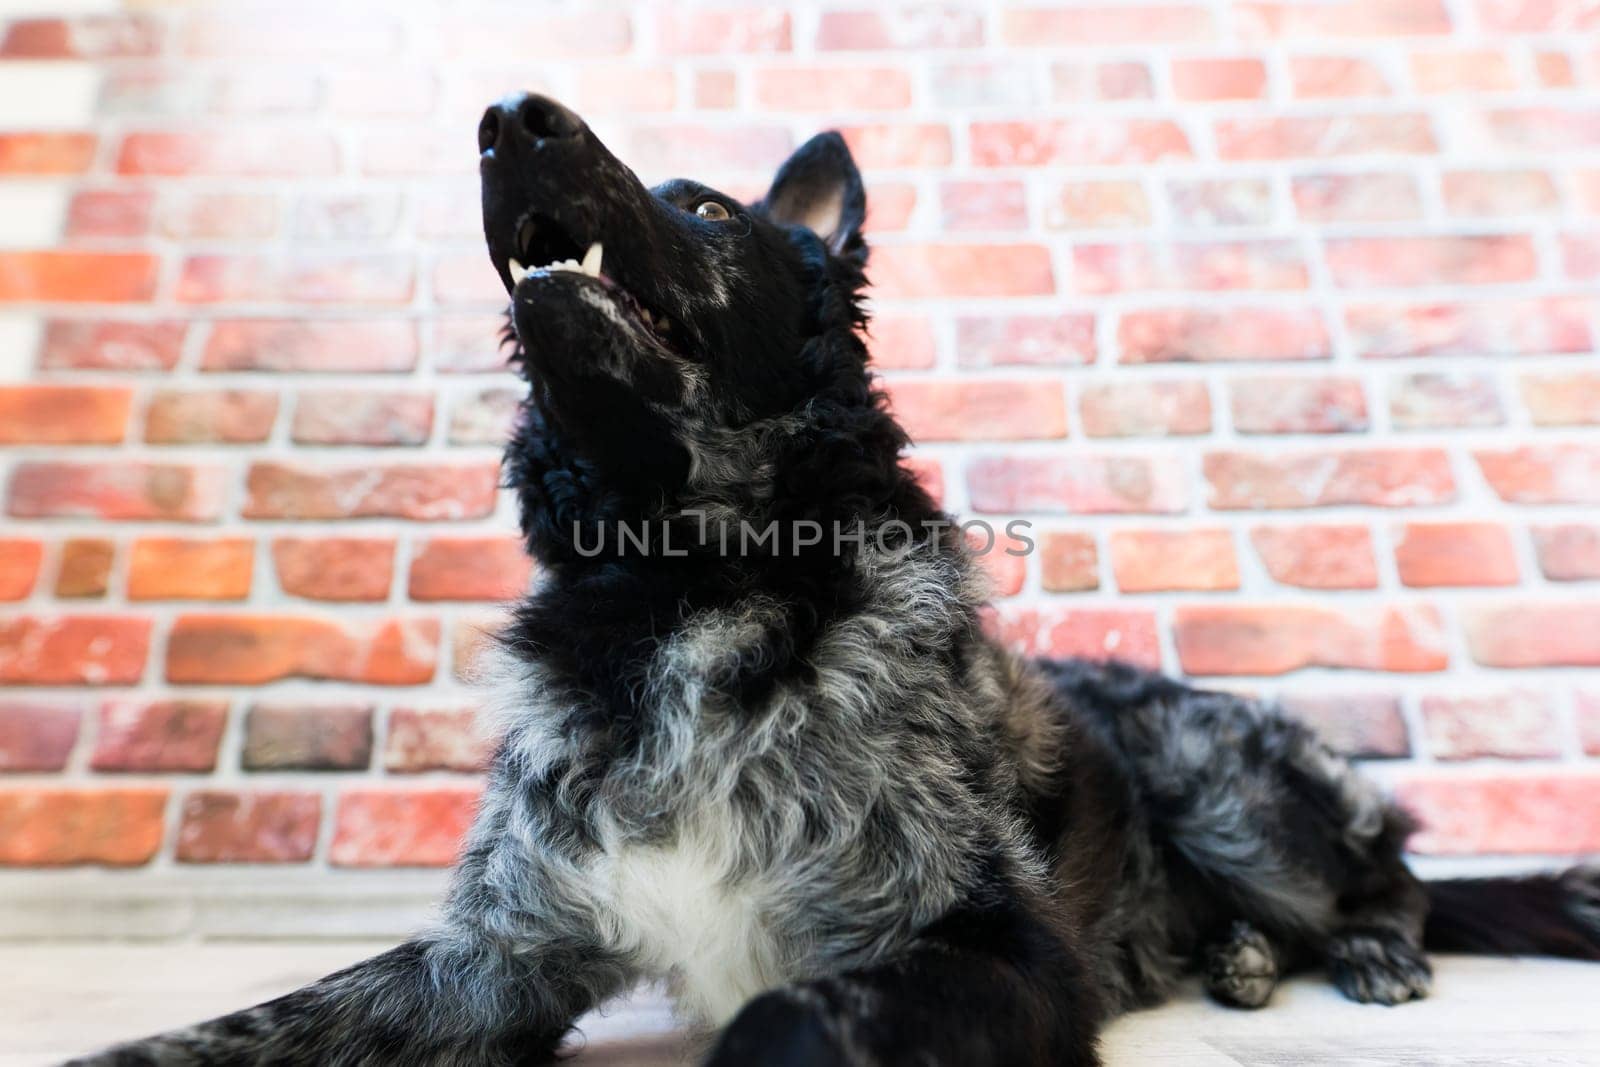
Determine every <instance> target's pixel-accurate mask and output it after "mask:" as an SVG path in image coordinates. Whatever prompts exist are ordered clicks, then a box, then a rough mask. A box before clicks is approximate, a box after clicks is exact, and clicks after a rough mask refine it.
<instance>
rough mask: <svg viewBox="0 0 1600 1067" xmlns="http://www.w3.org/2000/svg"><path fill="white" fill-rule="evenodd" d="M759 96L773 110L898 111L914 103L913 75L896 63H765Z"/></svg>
mask: <svg viewBox="0 0 1600 1067" xmlns="http://www.w3.org/2000/svg"><path fill="white" fill-rule="evenodd" d="M754 76H755V100H756V103H757V105H759V106H760V107H762V108H764V109H766V110H769V111H894V110H898V109H901V108H906V107H910V106H911V78H910V76H909V75H908V74H907V73H906V72H905V71H903V70H897V69H895V68H893V67H764V68H761V69H758V70H756V71H755V72H754Z"/></svg>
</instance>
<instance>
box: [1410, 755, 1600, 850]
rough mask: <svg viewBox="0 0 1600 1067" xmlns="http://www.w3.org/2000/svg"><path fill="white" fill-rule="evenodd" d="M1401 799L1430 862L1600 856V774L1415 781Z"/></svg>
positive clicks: (1415, 840)
mask: <svg viewBox="0 0 1600 1067" xmlns="http://www.w3.org/2000/svg"><path fill="white" fill-rule="evenodd" d="M1396 794H1397V799H1398V800H1399V801H1400V803H1402V804H1404V805H1405V806H1406V807H1407V808H1408V809H1410V810H1411V811H1412V812H1414V813H1415V814H1416V815H1417V817H1418V818H1419V819H1420V820H1421V821H1422V826H1423V829H1422V831H1421V832H1420V833H1418V834H1416V835H1415V836H1414V837H1412V838H1411V841H1410V847H1411V848H1413V849H1414V850H1416V851H1417V852H1420V853H1422V854H1424V855H1436V856H1460V855H1482V854H1485V853H1502V854H1528V855H1550V854H1553V853H1591V852H1595V851H1596V850H1600V774H1595V773H1594V772H1592V771H1590V772H1583V771H1579V772H1575V773H1572V774H1563V775H1551V774H1536V773H1530V772H1523V773H1519V774H1516V775H1509V774H1497V775H1494V776H1492V777H1488V776H1481V775H1473V776H1471V777H1461V776H1455V777H1451V778H1445V777H1438V776H1435V777H1428V778H1423V777H1413V778H1409V779H1407V780H1405V781H1402V782H1400V783H1398V784H1397V788H1396Z"/></svg>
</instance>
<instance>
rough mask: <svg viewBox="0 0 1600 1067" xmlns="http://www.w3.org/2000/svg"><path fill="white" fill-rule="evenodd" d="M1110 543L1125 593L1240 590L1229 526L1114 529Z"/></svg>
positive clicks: (1119, 584) (1237, 567) (1114, 566)
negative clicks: (1201, 528) (1191, 528)
mask: <svg viewBox="0 0 1600 1067" xmlns="http://www.w3.org/2000/svg"><path fill="white" fill-rule="evenodd" d="M1110 543H1111V570H1112V573H1114V574H1115V575H1116V578H1117V588H1118V589H1120V590H1121V591H1122V592H1124V593H1155V592H1165V591H1169V590H1177V589H1196V590H1213V589H1237V588H1239V562H1238V560H1237V559H1236V558H1235V557H1234V554H1233V536H1232V535H1231V534H1229V533H1228V531H1227V530H1223V529H1207V530H1155V529H1150V530H1113V531H1111V542H1110Z"/></svg>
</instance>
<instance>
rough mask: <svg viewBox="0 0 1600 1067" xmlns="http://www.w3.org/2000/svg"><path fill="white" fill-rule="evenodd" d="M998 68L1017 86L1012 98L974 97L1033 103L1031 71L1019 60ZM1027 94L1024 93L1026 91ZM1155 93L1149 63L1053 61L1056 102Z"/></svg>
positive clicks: (996, 101) (1052, 91) (1052, 85)
mask: <svg viewBox="0 0 1600 1067" xmlns="http://www.w3.org/2000/svg"><path fill="white" fill-rule="evenodd" d="M994 66H995V68H996V70H997V71H1000V72H1003V73H1004V74H1005V75H1006V76H1008V77H1009V78H1011V79H1012V80H1013V81H1014V82H1015V85H1016V89H1015V90H1013V91H1012V93H1011V99H994V100H988V101H983V100H979V101H973V102H974V103H980V104H982V103H990V104H1009V105H1011V106H1013V107H1015V106H1019V105H1023V104H1031V103H1033V102H1034V101H1033V79H1032V78H1031V77H1027V75H1030V74H1031V73H1032V72H1031V71H1029V70H1027V69H1026V68H1023V67H1020V66H1018V65H1017V64H1016V63H1009V64H1008V63H996V64H994ZM1024 92H1025V93H1026V94H1027V95H1026V96H1025V97H1024V96H1023V93H1024ZM1154 97H1155V81H1154V79H1153V78H1152V76H1151V74H1150V67H1149V66H1148V65H1147V64H1145V63H1142V62H1137V61H1133V60H1121V61H1116V62H1110V63H1087V62H1081V61H1057V62H1055V63H1051V64H1050V99H1051V100H1052V101H1053V102H1054V103H1057V104H1087V103H1092V102H1095V101H1102V100H1150V99H1153V98H1154Z"/></svg>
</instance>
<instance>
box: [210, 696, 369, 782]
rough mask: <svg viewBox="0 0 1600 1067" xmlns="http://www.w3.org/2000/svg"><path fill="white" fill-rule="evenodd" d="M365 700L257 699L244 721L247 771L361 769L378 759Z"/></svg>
mask: <svg viewBox="0 0 1600 1067" xmlns="http://www.w3.org/2000/svg"><path fill="white" fill-rule="evenodd" d="M372 713H373V709H372V708H371V707H369V706H365V705H346V704H253V705H251V707H250V712H249V714H248V715H246V716H245V720H244V749H243V751H242V753H241V754H240V757H239V760H240V765H241V766H243V767H244V769H245V770H247V771H358V770H364V769H365V768H366V767H367V765H368V764H369V763H371V762H372Z"/></svg>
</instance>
